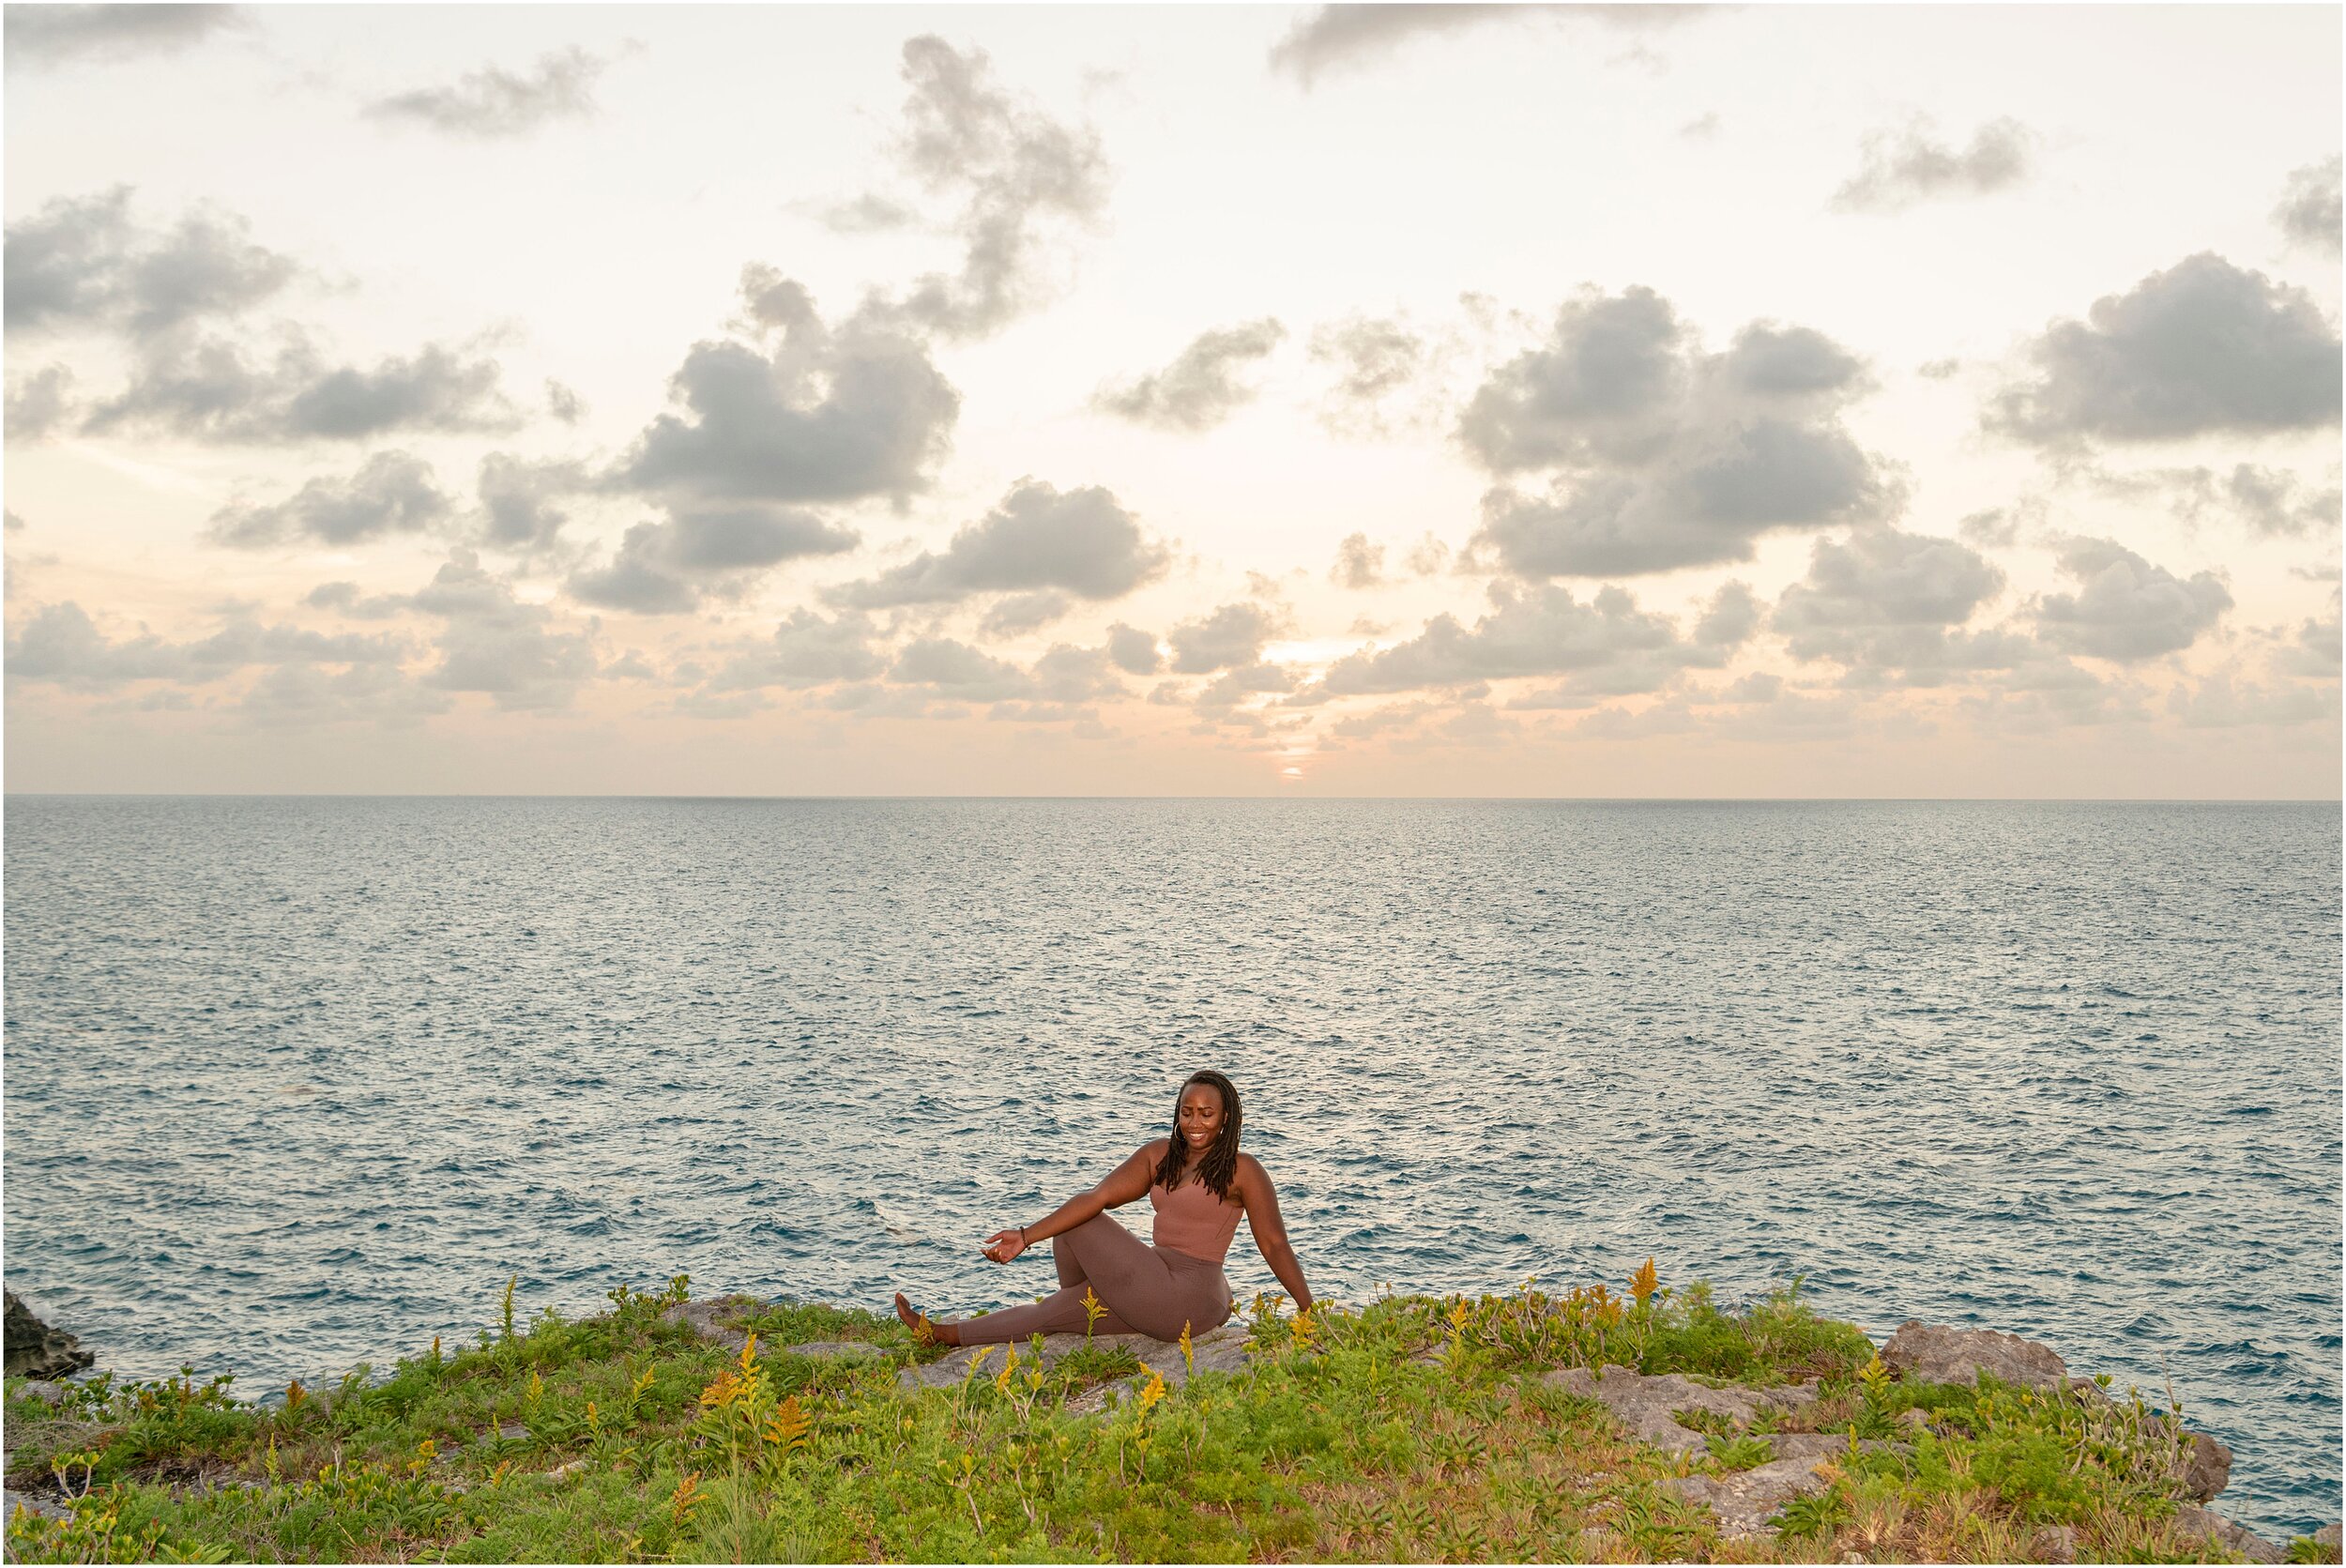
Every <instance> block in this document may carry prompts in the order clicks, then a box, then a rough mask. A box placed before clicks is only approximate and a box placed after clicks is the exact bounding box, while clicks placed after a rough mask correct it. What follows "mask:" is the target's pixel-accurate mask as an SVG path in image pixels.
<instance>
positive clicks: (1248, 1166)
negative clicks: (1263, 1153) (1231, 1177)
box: [1238, 1154, 1271, 1187]
mask: <svg viewBox="0 0 2346 1568" xmlns="http://www.w3.org/2000/svg"><path fill="white" fill-rule="evenodd" d="M1238 1179H1239V1180H1241V1181H1243V1182H1245V1183H1247V1184H1248V1185H1249V1186H1252V1185H1254V1184H1255V1183H1257V1182H1260V1183H1261V1184H1262V1185H1264V1186H1266V1187H1268V1186H1270V1185H1271V1173H1270V1172H1269V1171H1267V1170H1265V1169H1263V1168H1262V1162H1261V1161H1260V1160H1257V1159H1256V1158H1255V1157H1254V1156H1253V1155H1252V1154H1241V1155H1240V1156H1239V1157H1238Z"/></svg>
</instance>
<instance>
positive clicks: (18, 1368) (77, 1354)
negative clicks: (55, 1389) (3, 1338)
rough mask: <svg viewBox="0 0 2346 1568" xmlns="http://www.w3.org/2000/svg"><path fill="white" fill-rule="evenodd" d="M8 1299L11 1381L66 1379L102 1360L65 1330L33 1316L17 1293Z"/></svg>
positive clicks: (9, 1370)
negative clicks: (22, 1379) (85, 1348)
mask: <svg viewBox="0 0 2346 1568" xmlns="http://www.w3.org/2000/svg"><path fill="white" fill-rule="evenodd" d="M0 1295H5V1297H6V1303H5V1305H6V1314H7V1322H6V1332H7V1341H8V1343H7V1362H8V1376H9V1377H11V1378H63V1377H66V1376H67V1375H69V1374H70V1373H75V1372H79V1371H81V1370H82V1369H83V1368H84V1367H86V1366H89V1365H92V1364H93V1363H95V1362H97V1360H98V1356H97V1353H96V1352H95V1351H91V1350H84V1349H83V1348H82V1342H81V1341H80V1340H78V1339H76V1338H74V1337H73V1336H72V1335H71V1334H69V1333H68V1332H65V1331H64V1330H63V1329H53V1328H51V1327H50V1326H49V1325H48V1324H46V1323H44V1322H42V1321H41V1320H40V1319H39V1318H38V1317H34V1316H33V1312H32V1309H31V1308H30V1307H27V1306H26V1305H25V1304H24V1303H23V1302H21V1301H19V1300H18V1299H17V1295H16V1292H15V1291H13V1290H9V1291H6V1292H0Z"/></svg>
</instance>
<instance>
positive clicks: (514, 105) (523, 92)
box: [362, 48, 609, 141]
mask: <svg viewBox="0 0 2346 1568" xmlns="http://www.w3.org/2000/svg"><path fill="white" fill-rule="evenodd" d="M608 63H609V62H607V61H604V60H602V59H598V58H597V57H596V56H594V55H592V54H589V53H587V52H586V51H585V50H583V49H575V48H572V49H559V50H556V51H554V52H553V53H547V54H542V55H540V56H539V59H538V67H537V70H536V72H535V73H534V74H518V73H516V72H513V71H510V70H507V69H505V68H503V67H502V66H484V67H482V68H481V69H479V70H476V71H470V72H467V73H466V74H465V75H464V76H462V77H460V78H458V80H457V81H456V83H455V84H453V85H452V86H446V87H419V88H416V89H414V90H413V91H410V92H404V93H394V94H392V95H391V96H390V97H388V98H382V99H375V100H374V101H373V102H372V103H370V104H368V105H367V106H366V108H365V109H364V110H363V111H362V113H363V114H366V115H367V116H368V117H369V118H370V119H378V120H389V121H393V122H401V121H404V122H407V123H410V124H415V125H420V126H424V127H426V128H428V129H433V130H436V131H440V132H442V133H443V134H445V135H449V136H455V137H461V138H465V139H467V140H471V141H494V140H496V139H498V138H501V137H510V136H526V135H527V134H528V133H529V132H531V131H533V130H536V129H539V128H540V127H541V126H544V125H547V124H549V123H551V122H553V121H555V120H562V119H580V120H584V119H592V118H593V117H594V114H595V94H594V87H595V79H596V78H597V77H598V76H600V75H602V69H603V68H604V66H605V65H607V64H608Z"/></svg>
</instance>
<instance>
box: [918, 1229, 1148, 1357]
mask: <svg viewBox="0 0 2346 1568" xmlns="http://www.w3.org/2000/svg"><path fill="white" fill-rule="evenodd" d="M1051 1256H1052V1257H1053V1259H1054V1260H1055V1261H1056V1262H1057V1263H1058V1265H1059V1281H1060V1286H1059V1290H1057V1291H1056V1292H1054V1293H1053V1294H1051V1295H1048V1296H1045V1297H1044V1298H1043V1300H1041V1301H1039V1302H1035V1303H1034V1304H1033V1305H1032V1306H1018V1307H1006V1308H1004V1309H1003V1310H1002V1311H1000V1312H988V1313H982V1314H980V1315H979V1316H977V1317H965V1318H963V1319H962V1320H961V1321H960V1322H958V1323H956V1324H954V1325H953V1327H954V1329H955V1330H956V1331H958V1332H959V1333H960V1336H961V1343H962V1344H964V1345H1006V1344H1009V1343H1011V1342H1012V1341H1013V1340H1021V1339H1024V1338H1026V1337H1027V1336H1028V1334H1036V1333H1044V1334H1064V1333H1077V1334H1079V1333H1082V1332H1084V1325H1085V1313H1084V1301H1083V1299H1084V1292H1085V1291H1086V1290H1089V1291H1090V1292H1091V1293H1092V1297H1093V1299H1094V1300H1095V1301H1097V1302H1100V1303H1101V1304H1102V1305H1104V1306H1105V1307H1107V1308H1108V1315H1107V1316H1106V1317H1103V1318H1101V1319H1100V1320H1099V1321H1097V1322H1096V1323H1093V1324H1091V1326H1090V1327H1091V1332H1093V1333H1096V1334H1129V1333H1139V1332H1143V1331H1142V1330H1139V1329H1135V1328H1134V1327H1133V1326H1132V1324H1131V1323H1130V1322H1129V1321H1127V1320H1126V1316H1125V1315H1126V1313H1128V1312H1130V1311H1131V1310H1132V1309H1133V1308H1134V1307H1135V1305H1138V1304H1139V1303H1141V1302H1146V1301H1148V1300H1149V1299H1150V1297H1151V1296H1152V1295H1153V1296H1156V1297H1160V1298H1162V1297H1163V1296H1165V1294H1166V1290H1165V1286H1168V1285H1169V1284H1170V1283H1171V1275H1170V1272H1169V1271H1168V1270H1167V1269H1166V1268H1165V1260H1164V1259H1163V1258H1161V1257H1159V1256H1157V1255H1156V1251H1155V1249H1154V1248H1152V1247H1150V1245H1149V1243H1147V1242H1146V1241H1142V1240H1141V1239H1140V1238H1139V1237H1137V1236H1135V1235H1134V1234H1133V1233H1132V1232H1131V1231H1129V1230H1126V1229H1125V1228H1124V1227H1123V1226H1122V1225H1119V1224H1117V1223H1116V1222H1115V1221H1114V1220H1112V1219H1110V1218H1108V1216H1107V1215H1105V1214H1099V1215H1095V1216H1093V1217H1092V1218H1090V1219H1089V1220H1086V1221H1085V1222H1084V1223H1083V1224H1081V1225H1077V1226H1076V1227H1075V1228H1074V1229H1073V1230H1070V1231H1067V1232H1065V1233H1063V1234H1061V1235H1059V1236H1054V1237H1053V1238H1051ZM1174 1332H1175V1333H1177V1334H1178V1333H1179V1332H1180V1330H1179V1329H1176V1330H1175V1331H1174Z"/></svg>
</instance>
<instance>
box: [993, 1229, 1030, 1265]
mask: <svg viewBox="0 0 2346 1568" xmlns="http://www.w3.org/2000/svg"><path fill="white" fill-rule="evenodd" d="M1026 1250H1027V1243H1026V1241H1025V1239H1024V1238H1023V1237H1021V1236H1020V1235H1019V1234H1018V1232H1017V1231H1015V1230H998V1231H996V1232H995V1233H994V1234H993V1235H991V1236H989V1237H987V1238H986V1239H985V1256H988V1257H990V1258H992V1259H993V1260H994V1261H995V1262H997V1263H1008V1262H1009V1261H1010V1260H1011V1259H1012V1258H1013V1257H1016V1256H1018V1255H1019V1254H1020V1253H1022V1252H1025V1251H1026Z"/></svg>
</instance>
